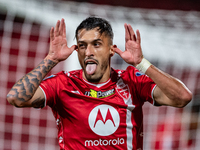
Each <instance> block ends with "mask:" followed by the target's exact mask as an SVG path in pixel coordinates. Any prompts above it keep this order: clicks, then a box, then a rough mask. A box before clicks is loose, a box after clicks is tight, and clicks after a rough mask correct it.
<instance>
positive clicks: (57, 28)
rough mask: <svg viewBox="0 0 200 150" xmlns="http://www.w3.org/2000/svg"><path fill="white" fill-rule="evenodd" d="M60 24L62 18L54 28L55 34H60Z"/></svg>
mask: <svg viewBox="0 0 200 150" xmlns="http://www.w3.org/2000/svg"><path fill="white" fill-rule="evenodd" d="M59 26H60V20H58V21H57V23H56V26H55V29H54V36H59Z"/></svg>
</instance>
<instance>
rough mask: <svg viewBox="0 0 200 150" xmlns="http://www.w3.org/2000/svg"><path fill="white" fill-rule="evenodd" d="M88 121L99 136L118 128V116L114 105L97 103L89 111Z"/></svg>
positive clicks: (109, 133)
mask: <svg viewBox="0 0 200 150" xmlns="http://www.w3.org/2000/svg"><path fill="white" fill-rule="evenodd" d="M88 122H89V125H90V128H91V129H92V131H93V132H94V133H96V134H97V135H100V136H108V135H111V134H113V133H114V132H115V131H116V130H117V129H118V127H119V123H120V117H119V113H118V111H117V110H116V109H115V108H114V107H112V106H110V105H99V106H96V107H95V108H94V109H93V110H92V111H91V112H90V114H89V118H88Z"/></svg>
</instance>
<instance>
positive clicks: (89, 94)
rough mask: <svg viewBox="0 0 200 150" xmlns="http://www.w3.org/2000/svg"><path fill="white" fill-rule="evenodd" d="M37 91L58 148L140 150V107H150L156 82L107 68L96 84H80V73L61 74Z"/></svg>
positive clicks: (131, 70) (129, 71)
mask: <svg viewBox="0 0 200 150" xmlns="http://www.w3.org/2000/svg"><path fill="white" fill-rule="evenodd" d="M40 87H41V88H42V89H43V91H44V94H45V96H46V105H48V106H50V107H51V108H52V111H53V114H54V116H55V119H56V123H57V127H58V142H59V145H60V149H64V150H69V149H70V150H84V149H87V150H88V149H96V150H98V149H105V150H108V149H109V150H112V149H121V150H127V149H128V150H132V149H133V150H142V149H143V124H142V122H143V114H142V105H143V103H144V102H145V101H149V102H150V103H152V104H153V98H152V93H153V89H154V87H155V83H154V82H153V81H152V80H151V79H150V78H149V77H148V76H146V75H144V74H141V73H140V72H138V70H136V69H135V68H134V67H131V66H129V67H128V68H127V69H126V70H114V69H112V71H111V77H110V79H109V80H108V81H107V82H105V83H101V84H93V83H90V82H88V81H86V80H84V79H83V77H82V70H76V71H71V72H60V73H58V74H55V75H52V76H50V77H49V78H46V79H44V81H43V82H42V83H41V85H40Z"/></svg>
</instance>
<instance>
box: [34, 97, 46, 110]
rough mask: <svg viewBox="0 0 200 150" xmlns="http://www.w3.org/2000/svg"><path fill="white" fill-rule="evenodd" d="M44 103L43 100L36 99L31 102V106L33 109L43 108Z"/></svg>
mask: <svg viewBox="0 0 200 150" xmlns="http://www.w3.org/2000/svg"><path fill="white" fill-rule="evenodd" d="M44 102H45V99H41V98H37V99H36V100H34V101H33V102H32V106H33V107H34V108H43V107H44V105H45V104H44Z"/></svg>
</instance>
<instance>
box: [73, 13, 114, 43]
mask: <svg viewBox="0 0 200 150" xmlns="http://www.w3.org/2000/svg"><path fill="white" fill-rule="evenodd" d="M94 28H98V31H99V33H100V34H101V35H102V34H103V33H105V35H106V36H109V37H110V39H111V40H113V31H112V27H111V24H110V23H109V22H108V21H107V20H105V19H103V18H99V17H94V16H91V17H88V18H86V19H85V20H83V21H82V22H81V23H80V25H79V26H78V27H77V28H76V33H75V36H76V39H77V35H78V31H79V30H81V29H86V30H87V31H88V30H92V29H94Z"/></svg>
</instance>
